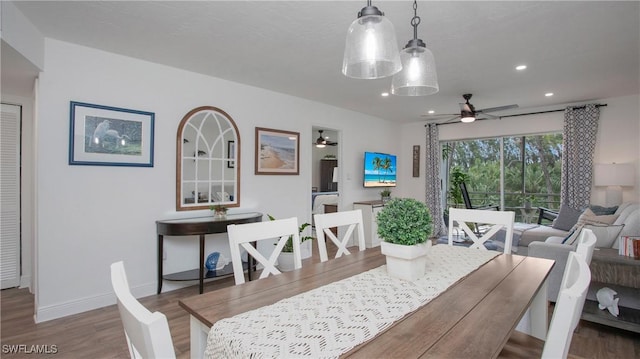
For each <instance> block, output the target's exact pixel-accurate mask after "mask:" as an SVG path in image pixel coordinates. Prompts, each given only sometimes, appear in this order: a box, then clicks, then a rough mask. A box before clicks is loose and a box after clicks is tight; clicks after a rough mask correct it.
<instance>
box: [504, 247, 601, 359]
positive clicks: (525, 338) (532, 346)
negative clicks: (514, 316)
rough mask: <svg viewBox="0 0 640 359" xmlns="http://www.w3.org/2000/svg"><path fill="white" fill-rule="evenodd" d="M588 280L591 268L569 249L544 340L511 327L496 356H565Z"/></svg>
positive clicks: (578, 319)
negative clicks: (511, 332)
mask: <svg viewBox="0 0 640 359" xmlns="http://www.w3.org/2000/svg"><path fill="white" fill-rule="evenodd" d="M590 283H591V270H590V269H589V265H588V264H587V262H586V261H585V260H584V259H583V258H582V256H581V255H579V254H578V253H576V252H571V253H569V258H568V260H567V265H566V267H565V270H564V275H563V277H562V286H561V288H560V294H559V295H558V301H557V302H556V306H555V308H554V310H553V316H552V317H551V324H550V325H549V331H548V333H547V337H546V341H544V342H543V341H542V340H540V339H538V338H534V337H532V336H530V335H527V334H524V333H522V332H518V331H515V332H514V333H513V334H512V335H511V337H510V338H509V341H508V342H507V344H506V345H505V347H504V349H503V350H502V352H501V353H500V357H501V358H512V357H521V358H522V357H531V358H533V357H541V358H549V359H551V358H553V359H558V358H566V357H567V355H568V353H569V347H570V346H571V340H572V338H573V332H574V330H575V329H576V327H577V326H578V322H579V321H580V316H581V314H582V308H583V307H584V302H585V300H586V298H587V290H588V289H589V284H590Z"/></svg>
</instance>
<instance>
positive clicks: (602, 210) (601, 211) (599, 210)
mask: <svg viewBox="0 0 640 359" xmlns="http://www.w3.org/2000/svg"><path fill="white" fill-rule="evenodd" d="M589 208H590V209H591V210H592V211H593V213H595V214H596V216H604V215H607V214H614V213H616V211H617V210H618V206H613V207H602V206H598V205H597V204H593V205H591V206H589Z"/></svg>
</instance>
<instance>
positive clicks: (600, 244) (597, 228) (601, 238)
mask: <svg viewBox="0 0 640 359" xmlns="http://www.w3.org/2000/svg"><path fill="white" fill-rule="evenodd" d="M623 227H624V224H621V225H615V226H613V225H612V226H606V225H597V224H585V225H584V228H586V229H590V230H592V231H593V234H595V235H596V247H597V248H611V247H612V246H613V244H614V243H616V242H618V241H616V239H617V238H618V235H619V234H620V232H621V231H622V228H623Z"/></svg>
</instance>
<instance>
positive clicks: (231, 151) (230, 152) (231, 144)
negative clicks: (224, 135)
mask: <svg viewBox="0 0 640 359" xmlns="http://www.w3.org/2000/svg"><path fill="white" fill-rule="evenodd" d="M235 155H236V141H227V158H228V159H229V161H228V162H227V168H234V167H235V166H236V161H235V159H236V157H235Z"/></svg>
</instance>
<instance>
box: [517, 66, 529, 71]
mask: <svg viewBox="0 0 640 359" xmlns="http://www.w3.org/2000/svg"><path fill="white" fill-rule="evenodd" d="M526 69H527V65H518V66H516V70H518V71H522V70H526Z"/></svg>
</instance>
